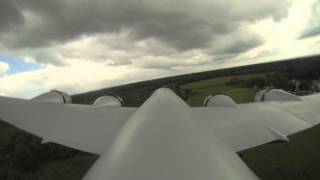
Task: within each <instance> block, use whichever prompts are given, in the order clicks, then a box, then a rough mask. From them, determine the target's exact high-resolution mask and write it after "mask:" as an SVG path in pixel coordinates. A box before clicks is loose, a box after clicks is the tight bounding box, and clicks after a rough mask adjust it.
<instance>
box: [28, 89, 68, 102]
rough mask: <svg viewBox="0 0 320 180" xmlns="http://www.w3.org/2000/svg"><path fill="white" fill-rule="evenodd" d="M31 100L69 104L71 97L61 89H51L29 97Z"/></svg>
mask: <svg viewBox="0 0 320 180" xmlns="http://www.w3.org/2000/svg"><path fill="white" fill-rule="evenodd" d="M31 100H32V101H39V102H51V103H61V104H71V103H72V99H71V97H70V96H69V95H68V94H66V93H64V92H61V91H57V90H52V91H50V92H47V93H44V94H41V95H39V96H36V97H34V98H32V99H31Z"/></svg>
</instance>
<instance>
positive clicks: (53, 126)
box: [0, 97, 136, 154]
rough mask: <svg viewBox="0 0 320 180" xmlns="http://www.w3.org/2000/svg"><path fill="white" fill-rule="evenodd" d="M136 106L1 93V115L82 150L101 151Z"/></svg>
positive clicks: (26, 127)
mask: <svg viewBox="0 0 320 180" xmlns="http://www.w3.org/2000/svg"><path fill="white" fill-rule="evenodd" d="M135 111H136V109H135V108H124V107H106V106H100V107H99V106H98V107H94V106H89V105H75V104H58V103H50V102H37V101H30V100H23V99H16V98H7V97H0V119H1V120H4V121H6V122H8V123H10V124H12V125H14V126H16V127H18V128H20V129H23V130H25V131H27V132H29V133H32V134H34V135H36V136H39V137H41V138H43V142H55V143H58V144H62V145H65V146H68V147H72V148H75V149H78V150H82V151H86V152H90V153H94V154H101V153H102V152H104V151H105V149H106V148H107V147H108V146H110V144H111V143H112V141H113V139H114V138H115V136H116V134H117V133H118V132H119V130H120V128H121V127H122V126H123V124H125V122H126V121H127V120H128V119H129V118H130V116H131V115H132V114H133V113H134V112H135Z"/></svg>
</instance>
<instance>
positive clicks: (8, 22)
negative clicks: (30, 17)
mask: <svg viewBox="0 0 320 180" xmlns="http://www.w3.org/2000/svg"><path fill="white" fill-rule="evenodd" d="M23 20H24V19H23V16H22V15H21V13H20V11H19V10H18V9H17V7H16V5H15V3H14V2H13V1H10V0H1V1H0V32H1V31H8V30H10V29H11V28H13V27H14V26H17V25H20V24H21V23H23Z"/></svg>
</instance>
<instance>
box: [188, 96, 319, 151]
mask: <svg viewBox="0 0 320 180" xmlns="http://www.w3.org/2000/svg"><path fill="white" fill-rule="evenodd" d="M319 107H320V96H319V95H309V96H304V97H301V98H300V100H299V101H270V102H255V103H247V104H238V105H237V106H236V107H230V106H213V107H199V108H193V109H192V114H193V115H194V119H197V120H198V121H200V122H201V123H202V124H203V126H204V127H206V129H207V131H208V132H209V134H210V132H212V133H214V134H215V135H219V136H220V137H221V138H222V139H224V140H225V141H226V142H228V144H230V145H231V146H232V147H233V149H234V150H235V151H237V152H238V151H242V150H245V149H249V148H252V147H255V146H258V145H261V144H265V143H269V142H272V141H278V140H279V141H289V139H288V137H287V136H289V135H292V134H294V133H297V132H299V131H302V130H305V129H307V128H310V127H312V126H314V125H316V124H318V123H320V111H319Z"/></svg>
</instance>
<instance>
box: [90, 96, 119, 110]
mask: <svg viewBox="0 0 320 180" xmlns="http://www.w3.org/2000/svg"><path fill="white" fill-rule="evenodd" d="M123 105H124V103H123V100H122V99H121V98H120V97H118V96H101V97H99V98H98V99H96V100H95V101H94V103H93V104H92V106H111V107H121V106H123Z"/></svg>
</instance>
